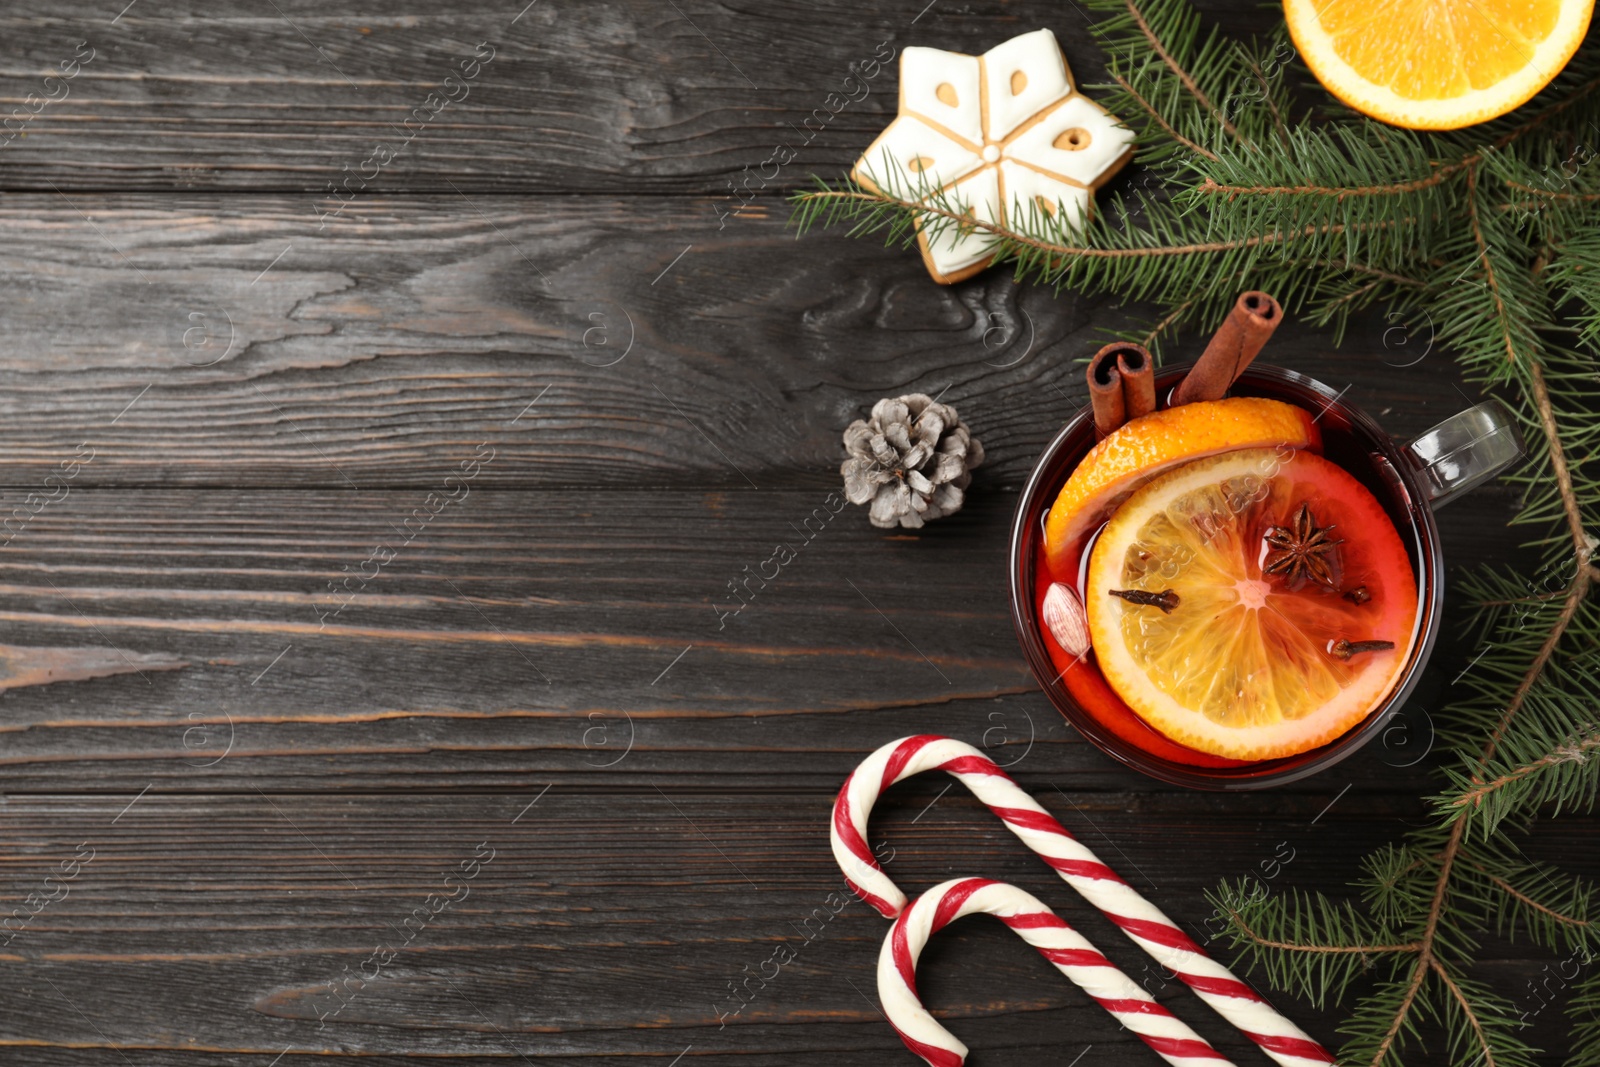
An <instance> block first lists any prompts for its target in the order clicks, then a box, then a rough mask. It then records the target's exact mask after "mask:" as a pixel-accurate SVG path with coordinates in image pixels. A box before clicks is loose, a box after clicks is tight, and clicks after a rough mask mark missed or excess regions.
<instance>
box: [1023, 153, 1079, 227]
mask: <svg viewBox="0 0 1600 1067" xmlns="http://www.w3.org/2000/svg"><path fill="white" fill-rule="evenodd" d="M1000 176H1001V180H1002V181H1004V182H1005V187H1006V191H1005V197H1006V199H1005V205H1006V218H1008V219H1010V220H1011V221H1012V222H1013V223H1026V222H1028V221H1029V220H1030V219H1031V218H1033V217H1034V213H1035V212H1042V213H1043V214H1045V215H1048V216H1049V217H1050V218H1051V219H1054V220H1055V221H1056V222H1058V223H1060V224H1061V225H1062V226H1063V227H1065V228H1067V229H1069V230H1077V229H1081V228H1082V226H1083V224H1084V222H1085V221H1087V220H1088V218H1089V202H1090V200H1091V198H1092V197H1093V196H1094V194H1093V193H1091V192H1090V191H1089V190H1088V189H1085V188H1084V187H1083V186H1081V185H1071V184H1069V183H1067V182H1064V181H1059V180H1057V179H1056V178H1054V177H1053V176H1051V175H1049V174H1045V173H1043V172H1041V171H1037V170H1034V169H1033V168H1032V167H1026V166H1023V165H1022V164H1021V163H1017V162H1015V161H1013V160H1009V159H1007V160H1003V161H1002V162H1001V163H1000Z"/></svg>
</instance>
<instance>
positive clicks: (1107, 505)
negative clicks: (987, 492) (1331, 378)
mask: <svg viewBox="0 0 1600 1067" xmlns="http://www.w3.org/2000/svg"><path fill="white" fill-rule="evenodd" d="M1274 445H1283V446H1287V447H1288V448H1309V449H1312V450H1313V451H1321V450H1322V435H1321V434H1320V433H1319V432H1318V430H1317V424H1316V423H1315V422H1313V421H1312V418H1311V416H1310V414H1308V413H1307V412H1305V411H1304V410H1302V409H1300V408H1297V407H1295V406H1294V405H1293V404H1285V403H1282V402H1281V401H1277V400H1264V399H1261V398H1259V397H1230V398H1228V399H1225V400H1204V401H1200V402H1199V403H1194V404H1183V405H1181V406H1179V407H1175V408H1168V409H1166V410H1165V411H1154V412H1151V413H1150V414H1149V415H1145V416H1142V417H1140V418H1137V419H1134V420H1133V421H1131V422H1128V423H1125V424H1123V425H1122V426H1120V427H1118V428H1117V429H1116V430H1115V431H1114V432H1113V433H1111V434H1110V435H1109V436H1108V437H1106V439H1105V440H1103V441H1101V442H1100V443H1099V444H1097V445H1095V446H1094V447H1093V448H1092V449H1090V450H1089V454H1088V455H1086V456H1084V457H1083V461H1082V462H1080V463H1079V464H1078V466H1077V469H1075V470H1074V471H1073V472H1072V476H1071V477H1069V478H1068V479H1067V484H1066V485H1063V486H1062V487H1061V492H1060V493H1059V494H1057V496H1056V502H1055V504H1053V505H1052V506H1051V508H1050V515H1049V517H1048V518H1047V519H1046V520H1045V534H1044V536H1045V558H1046V559H1047V560H1048V561H1049V563H1050V568H1051V570H1053V571H1054V572H1055V573H1056V576H1057V577H1058V578H1059V579H1060V580H1061V581H1065V582H1068V583H1069V584H1076V579H1077V573H1076V571H1075V570H1074V572H1073V573H1072V574H1067V573H1066V569H1067V562H1068V560H1069V558H1070V557H1072V556H1073V555H1074V554H1075V549H1076V543H1077V541H1078V539H1079V538H1081V537H1082V536H1083V535H1084V534H1087V533H1090V532H1092V531H1093V530H1094V528H1095V527H1097V526H1099V525H1100V524H1101V523H1102V522H1104V521H1105V520H1106V517H1107V516H1109V515H1110V514H1111V512H1112V511H1114V510H1116V507H1117V505H1118V504H1120V503H1122V501H1124V500H1126V499H1127V498H1128V496H1129V494H1131V493H1132V492H1133V491H1134V490H1135V489H1138V488H1139V487H1140V486H1141V485H1143V484H1144V483H1145V482H1148V481H1149V480H1150V479H1151V478H1154V477H1155V476H1156V475H1158V474H1160V473H1161V472H1162V471H1166V470H1171V469H1172V468H1173V467H1175V466H1177V465H1178V464H1180V463H1187V462H1189V461H1190V460H1194V459H1198V458H1200V457H1201V456H1209V455H1215V454H1216V453H1218V452H1225V451H1227V450H1229V449H1235V448H1257V447H1271V446H1274Z"/></svg>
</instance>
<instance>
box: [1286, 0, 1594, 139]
mask: <svg viewBox="0 0 1600 1067" xmlns="http://www.w3.org/2000/svg"><path fill="white" fill-rule="evenodd" d="M1593 12H1594V0H1393V2H1385V3H1375V2H1374V0H1284V5H1283V13H1284V18H1285V19H1287V20H1288V23H1289V33H1290V36H1292V37H1293V38H1294V43H1295V47H1296V48H1297V49H1298V50H1299V52H1300V55H1301V56H1302V57H1304V59H1305V61H1306V64H1307V65H1308V66H1309V67H1310V68H1311V71H1312V73H1314V74H1315V75H1316V76H1317V79H1318V80H1319V81H1321V82H1322V84H1323V86H1324V87H1325V88H1327V90H1328V91H1329V92H1330V93H1332V94H1333V95H1334V96H1336V97H1338V98H1339V99H1340V100H1342V101H1344V102H1345V103H1346V104H1349V105H1350V106H1351V107H1353V108H1355V109H1356V110H1357V111H1360V112H1362V113H1364V114H1367V115H1371V116H1372V117H1373V118H1376V119H1382V120H1383V121H1384V122H1388V123H1392V124H1394V125H1396V126H1406V127H1409V128H1411V129H1417V130H1453V129H1456V128H1458V127H1461V126H1470V125H1472V124H1473V123H1477V122H1486V121H1487V120H1489V119H1492V118H1494V117H1495V116H1497V115H1503V114H1505V113H1506V112H1507V111H1510V110H1511V109H1512V108H1515V107H1517V106H1518V105H1520V104H1522V103H1523V102H1524V101H1526V100H1527V99H1528V98H1529V97H1531V96H1532V95H1533V94H1534V93H1536V92H1538V91H1539V90H1540V89H1542V88H1544V87H1545V86H1546V85H1548V84H1549V83H1550V80H1551V79H1552V78H1554V77H1555V76H1556V75H1557V74H1559V73H1560V72H1561V68H1562V67H1564V66H1566V64H1567V60H1569V59H1571V58H1572V54H1573V53H1574V52H1576V51H1577V49H1578V45H1579V44H1580V43H1581V42H1582V41H1583V37H1584V34H1585V33H1587V32H1588V29H1589V18H1590V16H1591V14H1593Z"/></svg>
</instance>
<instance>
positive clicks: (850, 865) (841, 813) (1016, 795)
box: [832, 734, 1334, 1067]
mask: <svg viewBox="0 0 1600 1067" xmlns="http://www.w3.org/2000/svg"><path fill="white" fill-rule="evenodd" d="M928 770H941V771H947V772H949V773H950V774H953V775H954V776H955V777H956V778H958V779H960V781H961V783H962V784H963V785H965V786H966V787H967V788H968V789H970V790H971V791H972V792H973V794H974V795H975V796H977V798H978V799H979V800H981V801H983V803H984V804H985V805H987V806H988V808H989V810H990V811H993V812H994V813H995V814H996V815H998V816H1000V818H1001V819H1002V820H1004V822H1005V824H1006V825H1007V826H1009V827H1011V830H1012V832H1013V833H1015V834H1016V835H1017V836H1018V837H1020V838H1021V839H1022V841H1023V843H1024V844H1026V845H1027V846H1028V847H1029V848H1031V849H1033V850H1034V851H1035V852H1037V853H1038V854H1039V855H1040V856H1041V857H1042V858H1043V859H1044V861H1045V862H1046V863H1048V864H1050V866H1052V867H1054V868H1055V870H1056V873H1058V874H1060V875H1061V877H1062V878H1063V879H1065V880H1066V882H1067V884H1068V885H1070V886H1072V888H1074V889H1076V890H1077V891H1078V892H1079V893H1080V894H1081V895H1082V896H1083V898H1084V899H1085V900H1087V901H1088V902H1089V903H1091V904H1093V905H1094V906H1095V907H1096V908H1099V909H1100V911H1101V912H1102V913H1104V914H1105V916H1106V918H1108V919H1110V920H1111V921H1112V922H1114V923H1116V924H1117V925H1118V926H1119V927H1121V928H1122V931H1123V933H1125V934H1127V935H1128V936H1129V937H1130V938H1132V939H1133V941H1134V943H1135V944H1137V945H1138V946H1139V947H1140V948H1142V949H1144V950H1145V951H1146V952H1148V953H1149V954H1150V955H1151V956H1152V957H1154V958H1155V959H1156V960H1157V961H1159V962H1160V963H1161V965H1162V966H1164V967H1166V968H1167V969H1168V970H1170V971H1173V972H1174V973H1175V974H1176V975H1177V977H1178V979H1179V980H1180V981H1182V982H1183V983H1184V984H1185V985H1187V986H1189V988H1191V989H1193V990H1194V991H1195V993H1196V994H1197V995H1198V996H1199V997H1200V999H1201V1000H1204V1001H1205V1002H1206V1003H1207V1004H1209V1005H1211V1007H1212V1008H1214V1009H1215V1010H1216V1011H1217V1013H1218V1014H1220V1015H1221V1016H1222V1017H1223V1018H1224V1019H1227V1020H1228V1022H1230V1023H1232V1024H1233V1025H1234V1026H1235V1027H1237V1028H1238V1029H1239V1030H1240V1031H1241V1032H1242V1033H1243V1034H1244V1035H1245V1036H1246V1037H1248V1038H1249V1039H1250V1040H1251V1041H1254V1042H1255V1043H1256V1044H1257V1045H1259V1046H1261V1049H1262V1051H1264V1052H1265V1053H1266V1054H1267V1055H1269V1056H1271V1057H1272V1058H1273V1059H1275V1060H1277V1061H1278V1062H1279V1063H1280V1064H1283V1065H1284V1067H1316V1065H1319V1064H1331V1063H1333V1062H1334V1058H1333V1055H1332V1054H1331V1053H1329V1052H1328V1050H1326V1049H1324V1048H1323V1047H1322V1046H1321V1045H1319V1044H1317V1042H1315V1041H1313V1040H1312V1039H1311V1037H1310V1036H1309V1035H1307V1034H1306V1033H1305V1031H1303V1030H1301V1029H1300V1028H1299V1027H1298V1026H1296V1025H1295V1024H1294V1023H1292V1022H1290V1021H1289V1020H1288V1019H1285V1018H1284V1017H1283V1016H1282V1015H1279V1014H1278V1012H1277V1011H1276V1010H1275V1009H1274V1008H1273V1007H1272V1005H1270V1004H1268V1003H1267V1002H1266V1001H1265V1000H1263V999H1262V998H1261V996H1260V995H1259V994H1258V993H1256V991H1255V990H1253V989H1251V988H1250V987H1249V986H1247V985H1245V984H1244V983H1243V982H1241V981H1239V979H1237V978H1235V977H1234V976H1233V974H1232V972H1230V971H1229V970H1228V969H1227V968H1226V967H1224V966H1222V965H1221V964H1220V963H1218V962H1216V961H1215V960H1213V959H1212V958H1211V957H1210V956H1207V955H1206V953H1205V950H1204V949H1202V948H1201V947H1200V946H1199V945H1197V944H1195V942H1194V941H1193V940H1191V939H1190V938H1189V935H1187V934H1185V933H1184V932H1183V931H1182V930H1180V929H1179V928H1178V926H1177V924H1176V923H1174V922H1173V921H1172V920H1171V919H1169V918H1167V917H1166V916H1165V915H1163V914H1162V913H1161V911H1160V909H1158V908H1157V907H1156V906H1155V905H1154V904H1151V903H1150V902H1149V901H1148V900H1146V899H1145V898H1144V897H1143V896H1141V895H1140V894H1139V893H1138V891H1137V890H1135V889H1134V888H1133V887H1132V886H1130V885H1128V883H1126V882H1124V881H1123V880H1122V879H1121V878H1120V877H1118V876H1117V874H1116V872H1115V871H1113V870H1112V869H1111V868H1109V867H1107V866H1106V865H1105V864H1104V863H1101V862H1100V859H1099V857H1098V856H1096V855H1095V854H1094V853H1093V852H1091V851H1089V849H1087V848H1085V847H1084V846H1083V845H1082V844H1081V843H1080V842H1079V841H1078V840H1077V839H1076V838H1074V837H1073V836H1072V835H1071V834H1069V833H1068V832H1067V831H1066V829H1065V828H1064V827H1063V826H1062V825H1061V824H1060V823H1059V822H1057V821H1056V820H1055V818H1054V817H1053V816H1051V814H1050V813H1049V812H1047V811H1045V810H1044V808H1042V807H1040V806H1039V804H1038V802H1036V801H1035V800H1034V799H1033V798H1032V797H1030V796H1029V795H1028V794H1027V793H1025V792H1023V791H1022V789H1021V788H1020V787H1019V786H1018V785H1017V783H1015V782H1013V781H1012V780H1011V778H1010V777H1009V776H1008V775H1007V774H1006V772H1005V771H1003V770H1001V769H1000V768H999V767H997V766H996V765H995V763H994V761H993V760H991V759H990V758H989V757H988V756H985V755H984V754H983V753H981V752H979V751H978V750H977V749H975V748H973V747H972V746H971V745H968V744H963V743H962V742H960V741H955V740H952V739H950V738H948V737H938V736H935V735H931V734H924V735H921V736H918V737H906V738H902V739H900V740H899V741H894V742H891V743H890V744H887V745H884V746H883V747H882V748H880V749H878V751H876V752H874V753H873V754H872V755H870V756H868V757H867V758H866V759H865V760H862V761H861V765H860V766H859V767H857V768H856V769H855V771H854V772H853V773H852V774H851V775H850V777H849V779H848V780H847V781H846V782H845V783H844V787H843V788H842V789H840V790H839V799H838V800H836V801H835V802H834V805H833V827H832V839H833V855H834V858H835V859H837V860H838V861H839V866H840V868H841V869H842V870H843V871H844V876H845V881H847V882H848V883H849V884H850V888H851V889H853V890H855V893H856V895H857V896H859V897H860V898H861V899H862V900H864V901H866V902H867V903H868V904H871V905H872V906H873V907H874V908H877V909H878V911H880V912H882V913H883V915H884V916H885V917H886V918H893V917H894V916H896V915H898V914H899V913H900V910H901V909H902V908H904V907H905V904H906V898H905V894H903V893H901V892H900V890H899V889H897V888H895V884H894V882H892V881H890V879H889V877H888V875H886V874H884V873H883V871H882V870H880V869H879V867H878V861H877V860H876V859H875V858H874V857H873V855H872V850H871V849H870V848H868V847H867V842H866V832H867V818H868V816H869V815H871V813H872V805H873V803H874V802H875V801H876V800H877V799H878V795H879V794H880V793H882V792H883V791H884V790H885V789H888V788H889V787H890V786H891V785H893V784H894V783H896V782H898V781H900V780H901V779H902V778H908V777H910V776H911V775H913V774H918V773H920V772H922V771H928Z"/></svg>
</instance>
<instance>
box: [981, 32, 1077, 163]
mask: <svg viewBox="0 0 1600 1067" xmlns="http://www.w3.org/2000/svg"><path fill="white" fill-rule="evenodd" d="M983 73H984V82H985V87H986V88H987V89H988V93H989V95H988V105H989V123H988V127H987V128H986V129H985V130H984V134H985V136H986V138H987V139H988V140H990V141H1003V140H1005V139H1006V138H1007V137H1009V136H1010V135H1011V131H1013V130H1015V129H1016V128H1017V127H1018V126H1020V125H1022V124H1023V123H1024V122H1026V121H1027V120H1028V119H1030V118H1032V117H1033V116H1034V115H1036V114H1037V113H1039V112H1040V111H1042V110H1044V109H1045V108H1047V107H1049V106H1050V105H1051V104H1053V103H1055V102H1056V101H1057V100H1060V99H1061V98H1062V97H1063V96H1066V95H1067V94H1068V93H1070V92H1072V79H1071V78H1069V77H1068V76H1067V64H1066V61H1065V60H1064V59H1062V58H1061V46H1060V45H1058V44H1056V35H1055V34H1053V33H1051V32H1050V31H1049V30H1034V31H1033V32H1032V33H1024V34H1023V35H1021V36H1020V37H1013V38H1011V40H1009V41H1007V42H1005V43H1004V44H1000V45H996V46H995V47H993V48H991V49H989V50H988V51H987V52H985V53H984V54H983Z"/></svg>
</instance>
